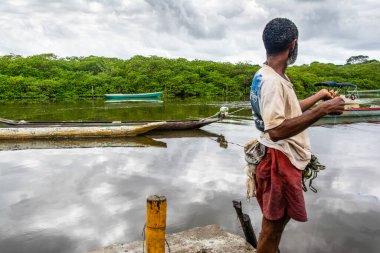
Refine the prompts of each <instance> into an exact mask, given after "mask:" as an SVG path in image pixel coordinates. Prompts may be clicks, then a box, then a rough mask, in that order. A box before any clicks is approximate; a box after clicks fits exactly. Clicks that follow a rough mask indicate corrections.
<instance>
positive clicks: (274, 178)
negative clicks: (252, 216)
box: [256, 148, 307, 222]
mask: <svg viewBox="0 0 380 253" xmlns="http://www.w3.org/2000/svg"><path fill="white" fill-rule="evenodd" d="M256 187H257V188H256V198H257V201H258V202H259V205H260V208H261V211H262V212H263V216H264V217H265V218H266V219H268V220H279V219H281V218H283V217H284V216H285V215H287V216H289V217H290V218H292V219H294V220H296V221H301V222H305V221H307V215H306V208H305V200H304V196H303V190H302V171H301V170H299V169H297V168H296V167H295V166H294V165H292V164H291V162H290V161H289V158H288V157H287V156H286V155H285V154H283V153H282V152H281V151H279V150H277V149H273V148H266V154H265V155H264V157H263V159H262V160H261V161H260V163H259V164H257V166H256Z"/></svg>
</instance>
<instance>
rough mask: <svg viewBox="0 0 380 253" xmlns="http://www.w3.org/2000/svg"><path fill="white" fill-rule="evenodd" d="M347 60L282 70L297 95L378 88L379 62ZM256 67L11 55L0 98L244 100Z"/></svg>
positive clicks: (3, 61)
mask: <svg viewBox="0 0 380 253" xmlns="http://www.w3.org/2000/svg"><path fill="white" fill-rule="evenodd" d="M359 58H360V57H359ZM350 59H351V61H349V60H350ZM350 59H349V60H347V64H345V65H334V64H325V63H318V62H313V63H311V64H310V65H302V66H292V67H289V68H288V70H287V74H288V76H289V77H290V79H291V80H292V82H293V84H294V86H295V90H296V93H297V94H298V96H300V97H304V96H307V95H310V94H311V93H312V92H314V91H315V90H316V89H315V88H314V86H313V84H314V83H316V82H321V81H335V82H349V83H354V84H357V85H358V87H359V89H380V75H379V73H380V63H379V62H378V61H376V60H371V61H364V62H362V61H356V58H352V57H351V58H350ZM258 69H259V66H258V65H252V64H248V63H237V64H232V63H227V62H212V61H202V60H192V61H190V60H187V59H183V58H179V59H167V58H162V57H157V56H150V57H144V56H134V57H132V58H130V59H128V60H122V59H117V58H105V57H97V56H88V57H65V58H60V57H58V56H56V55H54V54H41V55H34V56H29V57H22V56H19V55H13V54H11V55H4V56H1V57H0V99H1V100H12V99H61V98H80V97H101V96H103V95H104V94H106V93H144V92H155V91H164V95H165V96H166V97H168V98H172V97H178V98H189V97H201V98H208V97H210V98H211V97H212V98H216V97H220V98H235V99H247V98H248V94H249V89H250V84H251V81H252V77H253V75H254V73H255V72H256V71H257V70H258Z"/></svg>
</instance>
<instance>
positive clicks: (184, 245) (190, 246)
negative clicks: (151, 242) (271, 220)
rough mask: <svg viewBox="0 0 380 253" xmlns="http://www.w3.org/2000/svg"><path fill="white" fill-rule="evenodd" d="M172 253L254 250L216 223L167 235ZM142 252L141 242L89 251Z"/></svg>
mask: <svg viewBox="0 0 380 253" xmlns="http://www.w3.org/2000/svg"><path fill="white" fill-rule="evenodd" d="M166 240H167V242H168V244H169V247H170V252H172V253H222V252H223V253H228V252H234V253H254V252H256V250H255V249H254V248H253V247H252V246H251V245H250V244H248V243H247V242H246V241H245V239H244V238H242V237H240V236H239V235H235V234H231V233H228V232H226V231H224V230H223V229H222V228H220V227H219V226H218V225H208V226H205V227H196V228H193V229H190V230H187V231H183V232H179V233H174V234H171V235H167V238H166ZM125 252H128V253H143V252H144V251H143V242H142V241H135V242H131V243H127V244H114V245H111V246H107V247H105V248H103V249H99V250H96V251H92V252H89V253H125Z"/></svg>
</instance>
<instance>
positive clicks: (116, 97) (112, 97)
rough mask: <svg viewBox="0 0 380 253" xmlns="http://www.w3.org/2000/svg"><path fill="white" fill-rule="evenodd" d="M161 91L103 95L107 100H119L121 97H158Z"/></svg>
mask: <svg viewBox="0 0 380 253" xmlns="http://www.w3.org/2000/svg"><path fill="white" fill-rule="evenodd" d="M161 95H162V92H161V91H160V92H152V93H137V94H105V95H104V97H105V99H107V100H121V99H149V98H159V97H160V96H161Z"/></svg>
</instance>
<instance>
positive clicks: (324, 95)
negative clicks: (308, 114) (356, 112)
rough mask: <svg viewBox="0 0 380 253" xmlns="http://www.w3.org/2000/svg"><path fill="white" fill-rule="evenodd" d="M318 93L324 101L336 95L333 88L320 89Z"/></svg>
mask: <svg viewBox="0 0 380 253" xmlns="http://www.w3.org/2000/svg"><path fill="white" fill-rule="evenodd" d="M318 93H319V96H320V98H321V99H323V100H325V101H326V100H330V99H333V98H334V97H336V96H338V92H337V91H334V90H326V89H322V90H320V91H319V92H318Z"/></svg>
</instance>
